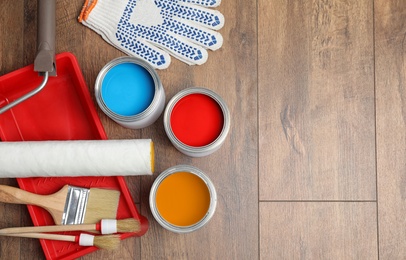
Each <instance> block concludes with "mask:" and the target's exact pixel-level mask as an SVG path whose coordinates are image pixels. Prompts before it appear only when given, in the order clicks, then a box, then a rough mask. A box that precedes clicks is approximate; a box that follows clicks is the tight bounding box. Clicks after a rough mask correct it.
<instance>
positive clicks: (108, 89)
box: [101, 63, 155, 116]
mask: <svg viewBox="0 0 406 260" xmlns="http://www.w3.org/2000/svg"><path fill="white" fill-rule="evenodd" d="M154 94H155V84H154V80H153V78H152V76H151V74H150V73H149V72H148V71H147V70H146V69H145V68H143V67H142V66H140V65H137V64H134V63H121V64H118V65H116V66H114V67H113V68H111V69H110V70H109V71H108V72H107V73H106V75H105V76H104V79H103V82H102V87H101V95H102V98H103V101H104V103H105V104H106V106H107V107H108V108H109V109H110V110H111V111H113V112H114V113H116V114H119V115H122V116H133V115H137V114H139V113H141V112H142V111H144V110H145V109H147V108H148V106H149V105H150V104H151V102H152V99H153V98H154Z"/></svg>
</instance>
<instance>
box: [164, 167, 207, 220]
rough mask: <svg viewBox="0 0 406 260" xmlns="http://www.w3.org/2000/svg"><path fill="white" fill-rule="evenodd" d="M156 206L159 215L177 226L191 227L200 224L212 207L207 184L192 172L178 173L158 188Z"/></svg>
mask: <svg viewBox="0 0 406 260" xmlns="http://www.w3.org/2000/svg"><path fill="white" fill-rule="evenodd" d="M156 206H157V209H158V211H159V214H160V215H161V216H162V217H163V218H164V219H165V220H166V221H167V222H169V223H171V224H173V225H176V226H191V225H194V224H196V223H197V222H199V221H200V220H201V219H202V218H203V217H204V216H205V215H206V213H207V211H208V209H209V206H210V192H209V189H208V187H207V185H206V183H205V182H204V181H203V180H202V179H201V178H200V177H198V176H196V175H195V174H193V173H190V172H176V173H173V174H171V175H169V176H168V177H166V178H165V179H164V180H163V181H162V182H161V183H160V184H159V186H158V189H157V192H156Z"/></svg>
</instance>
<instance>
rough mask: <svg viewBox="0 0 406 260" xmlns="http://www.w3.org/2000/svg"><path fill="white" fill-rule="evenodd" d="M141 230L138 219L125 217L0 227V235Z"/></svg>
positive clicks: (108, 232) (112, 232)
mask: <svg viewBox="0 0 406 260" xmlns="http://www.w3.org/2000/svg"><path fill="white" fill-rule="evenodd" d="M140 230H141V226H140V221H139V220H136V219H134V218H127V219H121V220H116V219H102V220H101V221H100V222H99V223H97V224H79V225H52V226H35V227H12V228H3V229H0V235H4V234H20V233H39V232H64V231H100V233H101V234H104V235H105V234H114V233H127V232H131V233H135V232H139V231H140Z"/></svg>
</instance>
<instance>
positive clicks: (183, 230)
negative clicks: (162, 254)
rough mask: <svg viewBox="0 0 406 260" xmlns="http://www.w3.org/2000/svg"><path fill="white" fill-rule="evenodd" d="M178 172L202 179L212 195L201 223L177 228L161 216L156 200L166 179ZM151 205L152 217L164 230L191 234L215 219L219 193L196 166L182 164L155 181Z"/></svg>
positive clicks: (151, 194) (166, 171)
mask: <svg viewBox="0 0 406 260" xmlns="http://www.w3.org/2000/svg"><path fill="white" fill-rule="evenodd" d="M177 172H189V173H192V174H194V175H196V176H198V177H200V179H201V180H202V181H204V183H205V184H206V185H207V188H208V190H209V193H210V205H209V208H208V210H207V213H206V215H205V216H204V217H203V218H202V219H201V220H200V221H198V222H197V223H195V224H193V225H190V226H177V225H173V224H171V223H170V222H168V221H166V220H165V219H164V218H163V217H162V216H161V214H160V213H159V211H158V208H157V206H156V200H155V198H156V192H157V190H158V187H159V185H160V184H161V182H162V181H163V180H164V179H165V178H166V177H168V176H169V175H171V174H174V173H177ZM149 205H150V208H151V212H152V215H153V216H154V218H155V220H156V221H157V222H158V223H159V224H160V225H161V226H162V227H163V228H165V229H167V230H169V231H172V232H175V233H189V232H193V231H196V230H198V229H199V228H201V227H203V226H204V225H206V224H207V222H209V220H210V219H211V218H212V217H213V215H214V212H215V210H216V206H217V193H216V189H215V187H214V185H213V183H212V181H211V180H210V178H209V177H208V176H207V175H206V174H205V173H204V172H203V171H202V170H200V169H199V168H197V167H194V166H190V165H182V164H181V165H176V166H173V167H171V168H168V169H167V170H165V171H164V172H162V173H161V174H160V175H159V176H158V177H157V178H156V179H155V181H154V183H153V185H152V187H151V191H150V196H149Z"/></svg>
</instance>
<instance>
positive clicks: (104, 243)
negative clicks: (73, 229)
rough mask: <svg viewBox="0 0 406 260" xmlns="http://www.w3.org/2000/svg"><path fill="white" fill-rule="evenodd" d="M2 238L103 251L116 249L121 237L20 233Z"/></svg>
mask: <svg viewBox="0 0 406 260" xmlns="http://www.w3.org/2000/svg"><path fill="white" fill-rule="evenodd" d="M2 236H8V237H26V238H40V239H47V240H58V241H67V242H74V243H78V244H79V245H80V246H95V247H98V248H101V249H108V250H112V249H116V248H117V247H118V246H119V244H120V236H119V235H103V236H93V235H89V234H84V233H82V234H80V235H77V236H72V235H58V234H43V233H20V234H2Z"/></svg>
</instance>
